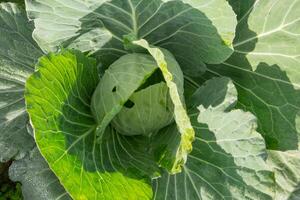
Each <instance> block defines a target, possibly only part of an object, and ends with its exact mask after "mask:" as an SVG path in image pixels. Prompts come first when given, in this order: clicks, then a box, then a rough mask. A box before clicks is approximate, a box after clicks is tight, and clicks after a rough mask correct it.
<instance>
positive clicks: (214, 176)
mask: <svg viewBox="0 0 300 200" xmlns="http://www.w3.org/2000/svg"><path fill="white" fill-rule="evenodd" d="M236 102H237V91H236V89H235V87H234V85H233V83H232V82H231V81H230V80H229V79H228V78H214V79H212V80H210V81H207V82H206V83H205V84H204V85H203V86H202V87H200V88H199V89H198V90H197V91H196V92H195V94H194V95H193V97H192V98H191V100H190V101H189V103H188V105H189V108H190V112H189V114H190V117H191V118H192V124H193V126H194V128H195V130H196V140H195V142H194V143H193V151H192V152H191V153H190V154H189V156H188V161H187V163H186V165H185V166H184V168H183V171H182V173H180V174H176V175H173V176H171V175H169V174H168V173H165V174H164V175H163V176H162V178H159V179H156V180H154V181H153V189H154V191H155V197H154V199H170V200H171V199H191V200H194V199H195V200H198V199H270V200H271V199H273V197H274V180H273V173H272V171H271V169H270V168H269V167H268V166H267V165H266V162H265V159H266V157H267V152H266V149H265V144H264V140H263V138H262V136H261V135H260V134H259V133H257V132H256V131H255V129H256V119H255V117H254V116H253V115H252V114H251V113H249V112H243V111H241V110H231V109H232V107H233V106H234V105H235V103H236ZM197 106H198V109H197Z"/></svg>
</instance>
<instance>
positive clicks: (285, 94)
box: [209, 0, 300, 150]
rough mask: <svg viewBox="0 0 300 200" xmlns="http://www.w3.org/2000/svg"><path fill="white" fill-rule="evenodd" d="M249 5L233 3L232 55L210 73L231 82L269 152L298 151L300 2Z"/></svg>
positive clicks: (263, 1)
mask: <svg viewBox="0 0 300 200" xmlns="http://www.w3.org/2000/svg"><path fill="white" fill-rule="evenodd" d="M249 2H251V4H249ZM249 2H248V3H246V4H245V3H244V1H242V0H241V1H238V2H236V3H234V4H233V3H232V5H233V6H234V8H235V10H236V12H237V13H238V14H239V23H238V27H237V37H236V38H235V41H234V49H235V53H234V54H233V55H232V56H231V57H230V58H229V59H228V60H227V61H225V62H224V63H223V64H222V65H217V66H216V65H214V66H209V71H210V72H211V73H213V74H216V75H221V76H229V77H231V78H232V80H233V82H234V84H235V85H236V86H237V89H238V93H239V103H238V107H239V108H243V109H244V110H247V111H251V112H252V113H253V114H255V115H256V116H257V119H258V131H259V132H260V133H261V134H262V135H263V136H264V138H265V140H266V143H267V147H268V149H273V150H297V149H299V135H300V123H299V121H300V117H299V112H300V107H299V105H300V68H299V63H300V56H299V52H300V49H299V47H300V39H299V34H300V32H299V31H300V29H299V25H300V20H299V9H300V1H299V0H294V1H291V2H290V3H286V2H285V1H272V0H258V1H255V3H254V1H249Z"/></svg>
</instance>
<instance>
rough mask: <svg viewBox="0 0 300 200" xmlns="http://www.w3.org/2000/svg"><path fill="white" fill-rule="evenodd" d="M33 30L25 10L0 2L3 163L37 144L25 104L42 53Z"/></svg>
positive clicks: (0, 158)
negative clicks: (30, 78)
mask: <svg viewBox="0 0 300 200" xmlns="http://www.w3.org/2000/svg"><path fill="white" fill-rule="evenodd" d="M32 30H33V24H32V23H29V22H28V21H27V17H26V13H25V12H24V11H23V10H22V9H20V8H19V7H18V6H17V5H15V4H12V3H1V4H0V162H5V161H8V160H10V159H12V158H14V159H17V158H21V157H23V156H24V155H25V152H26V151H28V150H30V149H31V148H32V147H33V145H34V141H33V139H32V138H31V136H30V135H29V134H27V130H26V124H27V122H28V116H27V113H26V110H25V104H24V85H25V81H26V78H27V77H28V76H29V75H30V74H31V73H32V72H33V67H34V64H35V62H36V60H37V58H38V57H39V56H40V55H41V50H40V49H39V48H38V47H37V45H36V43H35V42H34V40H33V39H32V37H31V33H32Z"/></svg>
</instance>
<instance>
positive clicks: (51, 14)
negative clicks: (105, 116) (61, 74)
mask: <svg viewBox="0 0 300 200" xmlns="http://www.w3.org/2000/svg"><path fill="white" fill-rule="evenodd" d="M26 5H27V6H26V9H27V12H28V15H29V17H30V19H33V20H34V22H35V27H36V29H35V31H34V38H35V39H36V41H37V42H38V43H39V45H40V46H41V47H42V49H44V50H45V51H56V50H57V49H58V47H59V46H60V45H62V46H64V47H69V48H72V47H73V48H77V49H79V50H81V51H91V52H96V53H95V56H96V57H97V58H98V59H99V61H100V62H102V63H103V64H104V66H105V67H108V66H109V65H110V64H111V63H112V62H113V61H115V60H116V59H117V58H119V57H120V56H121V55H124V54H126V53H127V51H125V50H124V48H123V44H122V42H123V36H124V35H127V34H133V35H135V37H136V38H141V39H147V40H148V41H149V42H150V44H153V45H157V46H160V47H164V48H166V49H168V50H170V51H171V52H172V53H173V54H174V56H175V57H176V59H177V60H178V62H179V64H180V65H181V66H182V68H183V71H184V72H186V73H189V74H191V75H198V74H199V73H201V72H202V71H204V70H205V64H204V63H220V62H222V61H224V60H225V59H226V58H228V57H229V56H230V55H231V53H232V40H233V38H234V32H235V31H234V29H235V25H236V19H235V14H234V12H233V11H232V9H231V7H230V6H229V5H228V3H227V2H226V1H224V0H209V1H206V0H200V1H192V0H153V1H145V0H134V1H133V0H124V1H123V0H112V1H108V0H101V1H99V0H90V1H83V0H77V1H73V0H65V1H58V0H26ZM182 49H185V50H184V51H182Z"/></svg>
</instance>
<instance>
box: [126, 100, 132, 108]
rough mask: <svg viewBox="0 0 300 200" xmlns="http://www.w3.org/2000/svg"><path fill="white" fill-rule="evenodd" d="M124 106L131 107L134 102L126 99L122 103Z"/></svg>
mask: <svg viewBox="0 0 300 200" xmlns="http://www.w3.org/2000/svg"><path fill="white" fill-rule="evenodd" d="M124 106H125V107H126V108H132V107H133V106H134V103H133V102H132V101H131V100H128V101H126V103H125V104H124Z"/></svg>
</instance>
